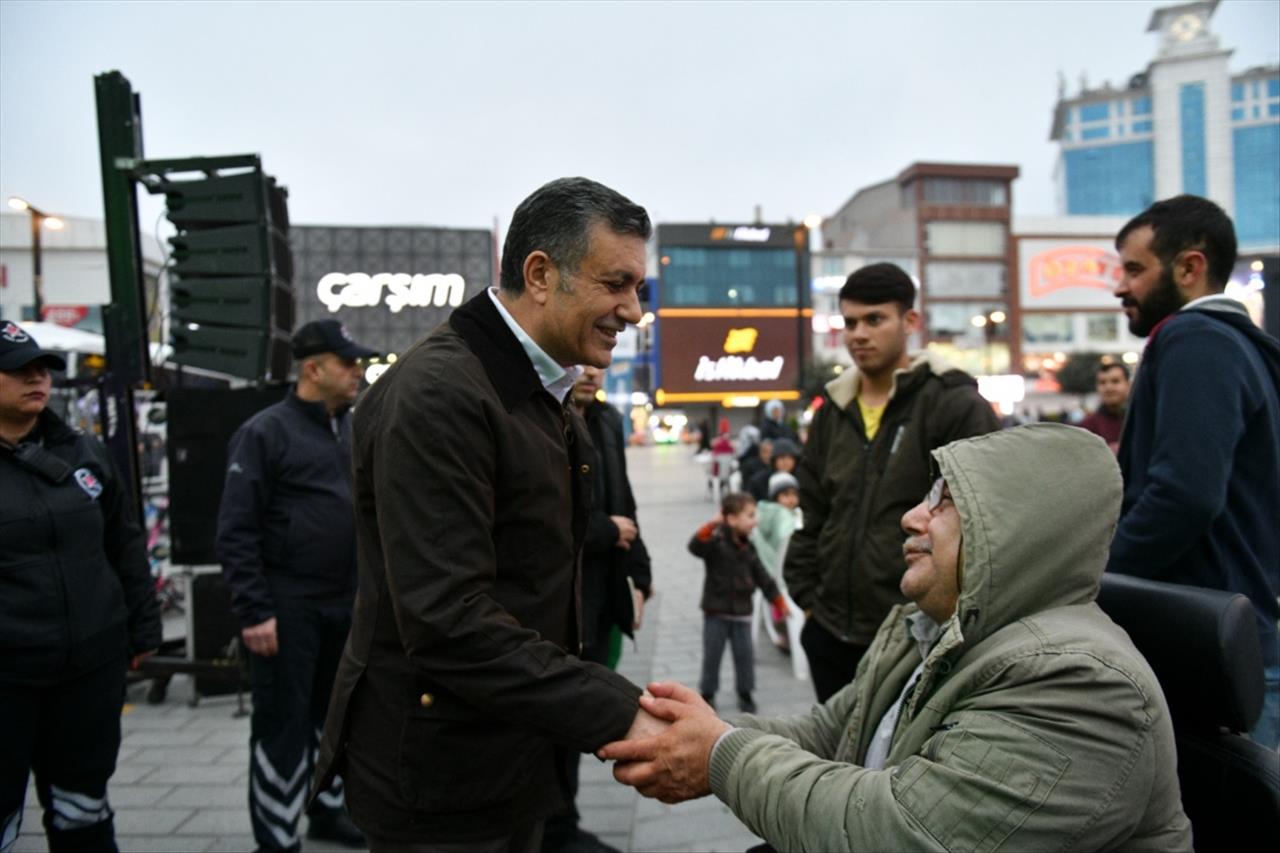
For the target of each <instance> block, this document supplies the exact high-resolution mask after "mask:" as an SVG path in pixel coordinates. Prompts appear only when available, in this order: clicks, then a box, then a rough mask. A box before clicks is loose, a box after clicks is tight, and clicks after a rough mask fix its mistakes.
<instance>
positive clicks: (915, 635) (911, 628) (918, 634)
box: [906, 610, 942, 660]
mask: <svg viewBox="0 0 1280 853" xmlns="http://www.w3.org/2000/svg"><path fill="white" fill-rule="evenodd" d="M906 621H907V633H909V634H910V635H911V639H913V640H915V641H916V644H917V645H918V646H919V647H920V659H921V660H924V659H925V658H927V657H928V656H929V652H930V651H931V650H932V649H933V644H934V643H936V642H937V641H938V637H939V636H941V635H942V629H941V627H939V625H938V623H937V622H934V621H933V619H932V618H931V617H930V616H929V615H928V614H926V613H925V612H924V611H923V610H917V611H916V612H914V613H908V614H907V620H906Z"/></svg>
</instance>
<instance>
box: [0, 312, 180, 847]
mask: <svg viewBox="0 0 1280 853" xmlns="http://www.w3.org/2000/svg"><path fill="white" fill-rule="evenodd" d="M65 367H66V363H65V362H64V361H63V359H62V357H61V356H60V355H56V354H54V353H51V352H47V351H45V350H42V349H40V347H39V346H38V345H37V344H36V342H35V340H33V339H32V338H31V336H30V335H28V334H27V333H26V332H25V331H24V330H23V329H22V328H21V327H20V326H18V325H17V324H15V323H0V850H9V849H10V848H11V847H12V845H13V844H14V842H16V840H17V838H18V832H19V830H20V829H21V826H22V812H23V801H24V800H25V798H26V794H27V778H28V774H29V773H30V772H31V771H35V777H36V793H37V796H38V797H39V798H40V805H41V806H42V807H43V808H44V813H45V817H44V825H45V832H46V833H47V835H48V840H49V848H50V849H51V850H114V849H115V838H114V836H115V830H114V824H113V820H112V811H111V806H110V804H109V803H108V802H107V780H108V779H109V778H110V777H111V774H112V773H113V772H114V771H115V767H116V755H117V753H118V752H119V751H120V710H121V706H122V705H123V703H124V686H125V671H126V669H127V668H128V667H130V666H132V667H134V668H136V667H137V665H138V662H139V661H140V659H141V658H143V657H145V656H147V655H149V654H150V653H152V652H154V651H155V650H156V648H157V647H159V645H160V608H159V606H158V605H157V604H156V597H155V586H154V584H153V582H152V579H151V567H150V566H149V565H148V564H147V553H146V534H145V533H144V532H143V530H142V528H141V527H140V526H139V525H138V522H137V520H136V519H135V518H134V514H133V511H132V510H131V509H130V503H131V496H130V494H129V486H128V484H127V483H124V482H122V481H121V479H120V477H119V476H118V475H117V473H116V471H115V468H114V466H113V465H112V463H111V460H110V457H109V456H108V455H107V452H106V448H105V447H103V445H102V443H101V442H100V441H98V439H96V438H94V437H93V436H89V435H81V434H80V433H77V432H75V431H74V430H72V429H71V428H70V427H68V426H67V425H66V424H65V423H63V421H62V419H61V418H59V417H58V416H57V415H55V414H54V413H53V412H51V411H49V410H48V408H46V407H47V406H48V403H49V392H50V388H51V386H52V378H51V376H50V370H51V369H54V370H63V369H65Z"/></svg>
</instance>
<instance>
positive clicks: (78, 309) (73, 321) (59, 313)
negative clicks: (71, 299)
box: [41, 305, 89, 327]
mask: <svg viewBox="0 0 1280 853" xmlns="http://www.w3.org/2000/svg"><path fill="white" fill-rule="evenodd" d="M88 316H89V306H88V305H46V306H44V317H42V318H41V319H44V320H47V321H49V322H50V323H57V324H58V325H59V326H71V327H74V326H78V325H80V322H81V321H82V320H84V318H85V317H88Z"/></svg>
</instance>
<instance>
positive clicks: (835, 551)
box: [783, 264, 1000, 702]
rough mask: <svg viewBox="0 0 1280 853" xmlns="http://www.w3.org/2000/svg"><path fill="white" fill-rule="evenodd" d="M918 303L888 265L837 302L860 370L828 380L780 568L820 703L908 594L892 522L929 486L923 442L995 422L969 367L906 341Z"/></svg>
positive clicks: (866, 274) (983, 429)
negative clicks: (796, 610)
mask: <svg viewBox="0 0 1280 853" xmlns="http://www.w3.org/2000/svg"><path fill="white" fill-rule="evenodd" d="M914 304H915V284H914V283H913V282H912V281H911V278H910V277H909V276H908V275H907V274H906V273H905V272H903V271H902V270H901V269H899V268H898V267H896V266H894V265H893V264H872V265H870V266H866V267H863V268H862V269H860V270H858V271H856V272H854V273H853V274H852V275H850V276H849V278H848V280H847V281H846V282H845V285H844V287H843V288H842V289H841V290H840V311H841V313H842V314H843V315H844V323H845V326H844V340H845V346H847V347H848V348H849V354H850V355H851V356H853V361H854V364H855V365H856V367H857V369H856V370H846V371H845V372H844V373H842V374H840V376H839V377H837V378H836V379H834V380H832V381H831V382H829V383H828V384H827V387H826V389H825V391H824V393H823V395H822V401H823V405H822V407H821V408H820V409H818V413H817V415H815V416H814V419H813V424H812V426H811V427H810V429H809V440H808V442H807V443H806V444H805V448H804V456H803V457H802V458H801V460H800V466H799V468H798V469H797V471H796V476H797V479H798V480H799V481H800V507H801V510H802V511H803V512H804V526H803V527H802V528H801V529H799V530H797V531H796V532H795V535H793V536H792V537H791V542H790V544H789V545H788V547H787V557H786V563H785V565H784V568H783V577H785V578H786V581H787V592H788V593H789V594H790V595H791V597H792V599H793V600H794V601H795V602H796V604H798V605H800V606H801V607H802V608H804V610H805V612H806V613H807V614H808V615H809V618H808V619H807V620H806V621H805V625H804V631H803V633H802V634H801V642H802V644H803V645H804V651H805V654H806V655H807V656H808V659H809V667H810V671H811V672H812V674H813V686H814V690H815V691H816V693H817V695H818V701H820V702H822V701H826V699H827V698H828V697H830V696H831V695H832V694H834V693H835V692H836V691H837V690H839V689H840V688H841V687H843V686H844V685H846V684H848V683H849V682H850V681H852V680H853V674H854V671H855V670H856V669H857V667H858V661H859V660H861V658H862V656H863V654H864V653H865V652H866V650H867V647H868V645H869V644H870V643H871V639H872V637H874V636H875V633H876V631H877V630H878V629H879V627H880V623H881V621H883V620H884V617H885V615H886V614H887V613H888V612H889V609H890V608H892V607H893V606H894V605H897V604H901V603H902V602H903V601H904V599H903V597H902V593H901V592H900V591H899V590H898V580H899V578H901V576H902V550H901V549H902V531H901V528H900V527H899V521H900V520H901V518H902V514H903V513H904V512H906V511H907V510H908V509H909V508H911V507H912V506H914V505H915V504H916V502H917V501H918V500H919V499H920V495H922V494H923V493H924V492H925V491H927V490H928V488H929V484H930V472H929V454H930V452H931V451H933V450H935V449H937V448H939V447H942V446H943V445H945V444H948V443H950V442H952V441H955V440H956V439H959V438H966V437H968V436H972V435H981V434H982V433H987V432H992V431H994V430H996V429H998V428H999V426H1000V424H999V421H998V420H997V418H996V416H995V412H993V411H992V409H991V406H990V404H989V403H987V401H986V400H984V399H982V397H981V395H979V394H978V383H977V382H975V381H974V379H973V377H972V376H970V375H969V374H967V373H964V372H963V371H960V370H956V369H953V368H950V367H948V366H947V365H945V364H944V363H942V361H941V360H940V359H937V358H936V357H934V356H933V355H932V354H930V353H923V354H918V355H912V354H911V353H909V352H908V351H907V341H908V339H909V337H910V336H911V335H912V334H913V333H915V332H916V331H917V330H918V329H919V327H920V314H919V313H918V312H917V311H916V310H915V309H914V308H913V307H912V306H913V305H914Z"/></svg>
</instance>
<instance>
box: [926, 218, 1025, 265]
mask: <svg viewBox="0 0 1280 853" xmlns="http://www.w3.org/2000/svg"><path fill="white" fill-rule="evenodd" d="M924 241H925V251H926V252H928V253H929V254H931V255H971V256H985V257H994V256H997V255H1003V254H1004V253H1005V227H1004V225H1003V224H1002V223H999V222H947V221H943V220H938V221H934V222H926V223H925V226H924Z"/></svg>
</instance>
